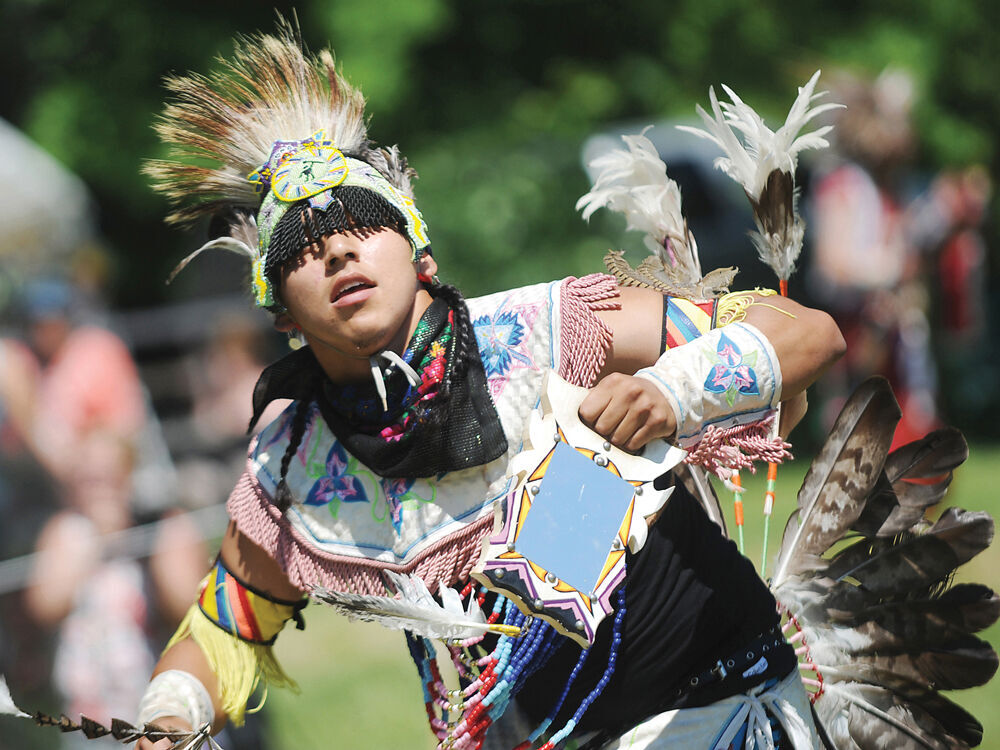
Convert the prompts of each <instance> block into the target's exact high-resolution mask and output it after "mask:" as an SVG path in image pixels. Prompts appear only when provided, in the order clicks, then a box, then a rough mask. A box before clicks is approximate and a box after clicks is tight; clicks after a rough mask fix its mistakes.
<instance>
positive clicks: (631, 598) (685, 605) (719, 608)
mask: <svg viewBox="0 0 1000 750" xmlns="http://www.w3.org/2000/svg"><path fill="white" fill-rule="evenodd" d="M626 561H627V562H626V565H627V571H628V575H627V577H626V579H625V586H626V589H625V603H626V606H625V610H626V611H625V619H624V623H623V633H622V636H623V637H622V645H621V648H620V653H619V654H618V658H617V660H616V666H615V672H614V676H613V677H612V678H611V680H610V682H609V683H608V685H607V686H606V688H605V689H604V691H603V693H602V694H601V695H600V696H599V697H598V698H597V699H596V700H595V701H594V703H593V704H592V705H591V706H590V708H589V709H588V711H587V712H586V713H585V714H584V716H583V718H582V719H581V722H580V724H579V726H578V728H579V729H580V730H581V731H590V730H595V729H612V730H614V729H620V730H621V731H624V730H625V729H627V728H628V727H630V726H633V725H634V724H636V723H638V722H639V721H641V720H643V719H644V718H646V717H648V716H651V715H653V714H657V713H660V712H662V711H665V710H668V709H671V708H679V707H683V706H700V705H706V704H708V703H712V702H714V701H716V700H719V699H721V698H724V697H727V696H729V695H734V694H736V693H738V692H741V691H743V690H746V689H748V688H750V687H752V686H754V685H756V684H759V683H760V682H763V681H764V680H766V679H769V678H771V677H778V676H784V675H785V674H787V673H788V672H789V671H790V670H791V669H792V668H794V667H795V663H796V657H795V654H794V651H793V649H792V648H791V647H790V646H787V644H786V645H783V646H782V647H781V648H780V649H778V650H776V651H772V652H771V654H770V658H768V660H767V661H768V667H767V669H766V670H765V671H763V672H761V673H760V674H756V675H754V676H752V677H750V678H747V679H742V678H741V677H740V676H738V675H737V676H735V677H733V678H730V679H727V680H724V681H722V682H719V683H716V684H714V685H710V686H708V687H705V688H702V689H700V690H696V691H691V692H688V691H685V694H684V695H683V696H682V697H680V698H678V696H677V689H678V688H679V687H682V686H686V685H687V683H688V680H689V679H690V677H692V676H693V675H696V674H699V673H701V672H703V671H704V670H707V669H709V668H711V667H712V666H713V665H714V664H715V663H716V661H717V660H719V659H725V658H727V657H728V656H729V655H730V654H732V653H734V652H735V651H737V650H738V649H741V648H742V647H745V646H746V645H747V644H748V643H750V642H751V641H752V640H753V639H754V638H755V637H756V636H758V635H759V634H761V633H763V632H765V631H767V630H769V629H770V628H771V627H773V626H774V625H775V624H777V622H778V619H779V618H778V614H777V612H776V609H775V601H774V597H773V596H771V593H770V592H769V591H768V589H767V586H766V585H765V584H764V582H763V581H762V580H761V579H760V577H759V576H758V575H757V572H756V570H755V569H754V567H753V565H752V564H751V563H750V561H749V560H747V559H746V558H745V557H743V556H742V555H741V554H740V553H739V550H738V549H737V547H736V545H735V544H734V543H733V542H732V541H731V540H728V539H726V538H725V537H723V535H722V532H721V531H720V530H719V528H718V527H717V526H716V525H715V524H714V523H713V522H712V521H711V520H710V519H709V518H708V516H707V515H706V514H705V512H704V511H703V510H702V508H701V506H700V505H699V504H698V502H697V501H696V500H695V499H694V497H692V496H691V495H690V494H689V493H688V492H687V491H686V490H685V489H684V487H683V485H680V484H679V483H678V485H677V487H676V489H675V490H674V493H673V495H672V496H671V498H670V500H669V501H668V503H667V506H666V508H665V509H664V511H663V514H662V516H661V517H660V519H659V520H658V521H657V522H656V524H655V525H654V526H653V527H652V528H651V529H650V531H649V537H648V538H647V540H646V544H645V545H644V546H643V548H642V549H641V550H640V551H639V552H638V553H637V554H636V555H632V554H631V553H629V554H628V556H627V558H626ZM613 620H614V615H613V614H612V615H609V616H608V617H607V618H605V620H604V621H603V622H602V623H601V625H600V627H599V628H598V631H597V637H596V640H595V642H594V645H593V646H591V649H592V652H591V654H590V655H589V656H588V658H587V661H586V663H585V665H584V667H583V670H582V672H581V673H580V675H579V676H578V677H577V679H576V681H575V683H574V685H573V688H572V690H571V691H570V694H569V696H568V697H567V700H566V702H565V704H564V706H563V709H562V711H561V712H560V714H559V716H558V717H556V720H555V722H554V723H553V727H559V726H562V724H563V723H564V722H565V721H566V720H567V719H568V718H569V717H570V716H572V714H573V712H574V711H575V710H576V708H577V707H578V706H579V705H580V703H581V701H582V700H583V698H584V697H586V695H587V694H588V693H589V692H590V691H591V690H592V689H593V688H594V686H595V685H596V684H597V682H598V680H599V679H600V677H601V675H602V674H603V673H604V670H605V668H606V667H607V664H608V652H609V648H610V644H611V630H612V624H613ZM579 656H580V647H579V646H577V645H576V644H575V643H574V642H572V641H570V640H569V639H566V642H565V643H564V644H563V645H562V646H561V647H560V648H559V650H558V651H556V652H555V654H554V655H553V656H552V658H551V659H550V660H549V662H548V664H547V665H546V666H545V667H543V668H542V669H540V670H539V671H538V672H536V673H535V674H534V675H532V676H531V677H530V678H529V679H528V681H527V682H526V684H525V686H524V688H523V689H522V690H521V691H520V692H519V693H518V696H517V701H518V704H519V705H520V706H521V708H522V709H524V710H525V711H526V712H527V713H528V715H529V716H530V717H531V719H532V720H533V721H535V722H536V723H537V722H540V721H541V720H542V719H544V718H545V716H546V715H547V714H548V712H549V711H550V710H551V708H552V706H553V705H554V704H555V701H556V700H557V699H558V697H559V695H560V694H561V692H562V689H563V687H564V685H565V683H566V679H567V677H568V676H569V673H570V672H571V670H572V669H573V667H574V665H575V664H576V662H577V660H578V658H579Z"/></svg>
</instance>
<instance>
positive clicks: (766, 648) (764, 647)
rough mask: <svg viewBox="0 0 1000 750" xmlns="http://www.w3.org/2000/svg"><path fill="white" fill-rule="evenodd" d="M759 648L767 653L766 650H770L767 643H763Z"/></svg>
mask: <svg viewBox="0 0 1000 750" xmlns="http://www.w3.org/2000/svg"><path fill="white" fill-rule="evenodd" d="M760 650H761V651H763V652H764V653H765V654H766V653H767V652H768V651H770V650H771V647H770V646H768V645H767V644H766V643H765V644H764V645H763V646H762V647H761V649H760Z"/></svg>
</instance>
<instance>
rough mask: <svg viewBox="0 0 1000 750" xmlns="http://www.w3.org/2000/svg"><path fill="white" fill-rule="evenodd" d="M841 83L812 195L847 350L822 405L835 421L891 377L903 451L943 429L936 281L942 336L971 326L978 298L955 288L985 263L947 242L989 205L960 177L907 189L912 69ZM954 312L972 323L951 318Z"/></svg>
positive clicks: (818, 242) (829, 298) (826, 285)
mask: <svg viewBox="0 0 1000 750" xmlns="http://www.w3.org/2000/svg"><path fill="white" fill-rule="evenodd" d="M836 80H837V83H836V84H835V85H834V87H833V88H834V90H835V93H836V96H837V98H838V100H839V101H841V102H844V103H845V104H846V105H847V106H846V109H844V110H841V111H839V112H838V114H837V117H836V121H835V122H836V128H835V130H834V131H833V135H834V145H835V149H834V151H833V162H832V163H830V164H828V165H827V166H826V168H825V169H823V170H821V175H820V177H819V178H818V179H817V180H816V182H815V185H814V187H813V189H812V192H811V196H810V206H809V212H810V215H811V216H810V218H811V227H812V229H813V232H814V233H813V238H814V245H813V263H812V274H811V277H810V283H811V286H812V292H813V294H814V295H815V298H816V299H817V301H818V302H819V303H820V305H821V306H822V307H824V308H825V309H827V310H828V311H829V312H830V313H831V314H832V315H833V316H834V318H835V319H836V320H837V323H838V324H839V325H840V328H841V330H842V331H843V333H844V337H845V338H846V339H847V342H848V347H847V354H846V356H845V357H844V358H843V359H842V360H841V361H840V362H838V363H837V365H835V367H834V369H833V370H832V371H831V373H830V375H829V376H828V378H827V383H828V384H831V383H832V384H835V385H834V386H833V387H832V388H829V387H828V389H827V390H828V391H829V392H828V393H826V394H824V395H822V396H821V398H822V399H823V400H824V401H826V402H827V409H826V410H825V411H826V413H827V414H829V415H831V417H832V415H835V414H836V413H837V411H838V410H839V408H840V406H841V404H842V403H843V400H844V399H845V398H846V396H847V394H848V393H850V392H851V390H852V389H853V388H854V387H855V386H857V385H858V384H859V383H860V382H861V381H863V380H864V379H865V378H867V377H868V376H870V375H873V374H880V375H884V376H885V377H887V378H888V379H889V381H890V382H891V383H892V386H893V390H894V391H895V393H896V396H897V398H898V399H899V401H900V405H901V407H902V409H903V419H902V421H901V422H900V425H899V427H898V428H897V430H896V435H895V439H894V445H895V446H898V445H902V444H904V443H907V442H909V441H911V440H914V439H916V438H917V437H919V436H921V435H924V434H925V433H927V432H929V431H931V430H933V429H935V428H937V427H939V426H940V425H941V419H940V406H939V389H938V367H937V364H936V362H935V357H934V351H933V345H932V344H933V342H932V333H933V331H932V328H933V327H934V326H935V325H937V324H938V321H937V320H936V319H934V317H932V314H931V307H932V305H931V299H932V294H933V293H934V292H935V291H938V290H937V289H936V288H935V282H934V278H935V277H939V278H940V283H941V290H940V291H941V292H943V295H944V298H943V300H942V302H943V303H942V305H941V310H942V313H941V316H940V317H942V320H943V322H944V323H945V330H946V331H949V330H951V329H954V328H955V325H958V326H959V327H963V326H964V327H969V325H970V324H971V321H972V320H973V319H974V317H975V315H976V313H975V312H974V310H975V308H976V303H975V296H974V295H969V296H966V295H965V294H964V293H963V291H964V290H963V291H958V290H959V288H961V287H967V286H968V284H969V282H970V280H971V278H972V277H971V276H970V274H969V273H968V268H967V266H968V265H969V263H970V262H971V263H972V265H973V266H977V267H981V256H980V257H979V258H978V259H977V258H976V257H975V255H976V253H975V248H973V249H972V250H973V252H972V254H971V257H970V253H969V252H967V251H968V249H969V246H968V244H967V243H965V244H964V245H963V244H961V243H960V244H957V245H956V244H955V242H953V241H951V240H950V238H952V237H961V236H962V235H961V233H960V232H959V234H957V235H956V234H955V233H956V231H958V230H961V228H962V227H963V226H966V225H968V221H969V215H971V214H974V213H975V205H976V204H977V202H978V203H979V205H982V203H983V202H984V201H982V200H978V201H977V199H976V198H975V195H973V194H979V195H982V191H981V190H979V191H976V190H972V191H966V190H964V189H956V188H957V187H960V186H961V185H962V184H963V183H964V182H965V180H964V179H958V175H942V176H941V177H939V178H936V179H935V180H934V181H932V183H931V186H930V188H929V189H928V190H926V191H925V192H924V193H923V194H920V193H918V191H916V190H913V189H912V184H913V182H914V177H915V172H914V170H913V167H912V157H913V154H914V152H915V150H916V134H915V133H914V130H913V126H912V122H911V113H912V108H913V103H914V97H915V90H914V82H913V80H912V79H911V77H910V76H909V74H908V73H906V72H904V71H901V70H887V71H885V72H883V73H882V74H881V75H879V76H878V77H877V78H875V79H874V80H865V79H862V78H859V77H857V76H854V75H851V74H847V73H843V72H842V73H840V74H839V75H838V76H837V77H836ZM972 182H976V181H975V180H973V181H972ZM986 194H988V190H987V191H986ZM963 196H964V197H963ZM981 215H982V212H981V210H980V211H979V216H980V218H981ZM978 221H979V219H973V223H977V222H978ZM963 248H964V249H963ZM936 266H937V267H936ZM949 311H951V312H949ZM952 312H954V313H955V314H956V315H958V316H959V317H960V318H962V319H963V320H964V321H966V322H965V323H959V322H958V321H957V319H955V320H953V317H954V316H953V315H952ZM948 335H950V333H949V334H948Z"/></svg>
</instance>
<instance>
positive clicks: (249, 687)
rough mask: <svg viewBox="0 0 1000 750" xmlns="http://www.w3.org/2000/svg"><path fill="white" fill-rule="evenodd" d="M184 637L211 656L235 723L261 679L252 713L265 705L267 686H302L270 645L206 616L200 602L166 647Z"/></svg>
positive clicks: (225, 708)
mask: <svg viewBox="0 0 1000 750" xmlns="http://www.w3.org/2000/svg"><path fill="white" fill-rule="evenodd" d="M185 638H191V639H192V640H194V642H195V643H197V644H198V646H199V647H200V648H201V650H202V651H203V652H204V654H205V658H206V659H208V664H209V666H210V667H211V668H212V671H213V672H215V676H216V678H217V679H218V681H219V696H220V698H221V700H222V710H223V711H225V713H226V714H227V715H228V716H229V720H230V721H231V722H232V723H233V724H234V725H235V726H242V725H243V719H244V714H246V712H247V702H249V700H250V696H251V695H253V693H254V691H255V690H256V689H257V686H258V685H259V684H260V683H261V682H262V681H263V683H264V686H265V692H264V697H262V698H261V701H260V705H258V706H257V707H256V708H254V709H252V710H251V713H253V712H254V711H257V710H259V709H260V707H261V706H263V705H264V700H265V699H266V698H267V688H268V687H271V686H274V687H287V688H291V689H292V690H294V691H295V692H298V690H299V686H298V685H297V684H296V683H295V681H294V680H293V679H292V678H290V677H289V676H288V675H287V674H285V671H284V670H283V669H282V668H281V665H280V664H278V661H277V659H275V658H274V651H273V649H272V647H271V646H265V645H263V644H260V643H247V642H246V641H241V640H240V639H239V638H236V637H235V636H232V635H230V634H229V633H227V632H226V631H225V630H223V629H222V628H220V627H218V626H217V625H216V624H215V623H213V622H212V621H211V620H209V619H208V618H207V617H205V615H204V614H202V612H201V610H200V609H199V608H198V605H197V604H195V605H194V606H192V607H191V609H189V610H188V613H187V614H186V615H185V616H184V619H183V620H182V621H181V624H180V625H179V626H178V628H177V632H176V633H174V635H173V637H172V638H171V639H170V642H169V643H167V647H166V648H165V649H164V651H166V650H168V649H170V648H171V647H172V646H173V645H174V644H175V643H177V642H179V641H182V640H184V639H185Z"/></svg>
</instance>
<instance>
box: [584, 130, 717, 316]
mask: <svg viewBox="0 0 1000 750" xmlns="http://www.w3.org/2000/svg"><path fill="white" fill-rule="evenodd" d="M647 130H649V128H648V127H647V128H645V129H644V130H643V131H642V133H640V134H639V135H623V136H622V140H623V141H624V142H625V145H626V146H627V150H623V149H614V150H612V151H610V152H608V153H606V154H604V155H602V156H599V157H598V158H596V159H594V160H593V161H592V162H591V163H590V165H589V166H590V168H591V169H593V170H594V171H595V172H596V173H597V178H596V179H595V180H594V186H593V187H592V188H591V190H590V192H588V193H586V194H585V195H583V196H582V197H581V198H580V200H579V201H577V204H576V208H577V210H578V211H580V210H582V211H583V218H584V220H589V219H590V217H591V216H592V215H593V213H594V212H595V211H597V209H599V208H608V209H610V210H612V211H617V212H618V213H621V214H624V215H625V220H626V222H627V228H628V229H632V230H636V231H639V232H643V233H644V234H645V237H644V238H643V241H644V242H645V245H646V248H647V249H648V250H649V251H650V253H651V256H650V257H648V258H646V259H644V260H643V262H642V263H641V265H640V266H639V268H638V269H633V268H632V267H631V266H630V265H629V264H628V262H627V261H626V260H625V259H624V257H623V255H624V254H623V252H621V251H611V252H609V253H608V255H607V256H606V257H605V259H604V263H605V265H606V266H607V268H608V270H609V271H610V272H611V273H612V274H613V275H614V276H615V277H617V278H618V281H619V282H620V283H621V284H622V285H623V286H643V287H650V288H653V289H657V290H659V291H661V292H668V293H670V294H675V295H679V296H684V297H688V298H695V299H705V298H708V297H715V296H718V294H719V293H722V292H725V291H728V290H729V285H730V284H732V282H733V278H734V277H735V276H736V269H734V268H726V269H716V270H714V271H712V272H710V273H709V274H707V275H705V276H702V273H701V262H700V261H699V259H698V246H697V244H696V243H695V240H694V236H693V235H692V234H691V232H690V230H689V229H688V226H687V221H686V220H685V219H684V215H683V213H682V212H681V191H680V188H679V187H678V186H677V183H676V182H674V181H673V180H672V179H670V177H668V176H667V165H666V164H664V163H663V160H662V159H661V158H660V155H659V153H658V152H657V151H656V147H655V146H653V144H652V142H650V140H649V139H648V138H647V137H646V136H645V133H646V131H647Z"/></svg>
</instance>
